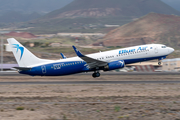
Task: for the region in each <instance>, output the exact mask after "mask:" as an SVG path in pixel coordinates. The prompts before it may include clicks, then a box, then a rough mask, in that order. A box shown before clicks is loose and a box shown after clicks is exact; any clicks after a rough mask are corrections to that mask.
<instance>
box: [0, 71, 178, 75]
mask: <svg viewBox="0 0 180 120" xmlns="http://www.w3.org/2000/svg"><path fill="white" fill-rule="evenodd" d="M100 73H101V75H180V72H111V71H110V72H100ZM74 75H92V72H89V73H79V74H74ZM0 76H26V75H23V74H19V73H18V72H0Z"/></svg>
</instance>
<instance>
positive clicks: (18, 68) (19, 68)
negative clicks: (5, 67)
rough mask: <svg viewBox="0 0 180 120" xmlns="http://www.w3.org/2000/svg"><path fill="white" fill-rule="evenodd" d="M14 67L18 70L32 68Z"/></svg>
mask: <svg viewBox="0 0 180 120" xmlns="http://www.w3.org/2000/svg"><path fill="white" fill-rule="evenodd" d="M13 68H15V69H17V70H24V71H26V70H31V68H27V67H13Z"/></svg>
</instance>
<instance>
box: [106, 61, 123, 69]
mask: <svg viewBox="0 0 180 120" xmlns="http://www.w3.org/2000/svg"><path fill="white" fill-rule="evenodd" d="M119 68H124V60H119V61H114V62H110V63H108V65H106V66H104V71H109V70H115V69H119Z"/></svg>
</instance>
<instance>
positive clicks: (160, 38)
mask: <svg viewBox="0 0 180 120" xmlns="http://www.w3.org/2000/svg"><path fill="white" fill-rule="evenodd" d="M179 41H180V17H179V16H175V15H163V14H157V13H150V14H148V15H146V16H144V17H142V18H140V19H138V20H136V21H134V22H131V23H129V24H126V25H124V26H121V27H119V28H117V29H115V30H112V31H110V32H109V33H108V34H107V35H106V36H105V37H104V40H103V45H105V46H124V47H125V46H132V45H139V44H148V43H152V42H154V43H163V44H167V45H170V46H174V45H180V43H179Z"/></svg>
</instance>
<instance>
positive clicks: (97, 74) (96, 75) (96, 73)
mask: <svg viewBox="0 0 180 120" xmlns="http://www.w3.org/2000/svg"><path fill="white" fill-rule="evenodd" d="M100 75H101V74H100V73H99V72H96V71H95V72H94V73H93V74H92V77H93V78H96V77H100Z"/></svg>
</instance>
